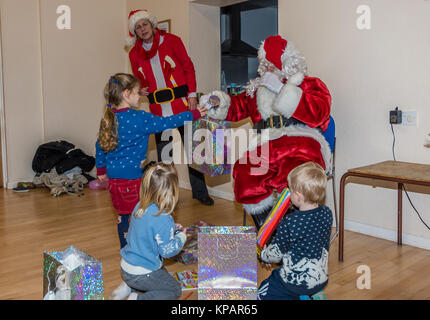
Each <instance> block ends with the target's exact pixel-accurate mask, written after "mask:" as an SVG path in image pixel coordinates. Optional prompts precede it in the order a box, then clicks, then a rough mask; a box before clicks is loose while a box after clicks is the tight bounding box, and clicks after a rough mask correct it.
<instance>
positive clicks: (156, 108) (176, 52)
mask: <svg viewBox="0 0 430 320" xmlns="http://www.w3.org/2000/svg"><path fill="white" fill-rule="evenodd" d="M160 38H161V39H160ZM157 40H158V41H159V42H158V43H157ZM150 51H153V52H152V53H151V52H150ZM157 53H158V56H159V59H160V64H161V69H162V73H163V76H164V80H165V81H166V85H167V87H168V88H174V87H176V86H181V85H184V84H186V85H188V94H189V93H191V92H195V91H196V76H195V70H194V65H193V62H192V61H191V58H190V57H189V56H188V54H187V51H186V49H185V46H184V44H183V43H182V40H181V38H179V37H178V36H175V35H173V34H170V33H166V32H164V31H161V30H158V29H156V34H155V38H154V43H153V47H152V48H151V50H149V51H146V50H145V49H143V47H142V40H141V39H138V40H137V41H136V44H135V46H134V47H133V49H131V51H130V53H129V58H130V63H131V68H132V71H133V74H134V76H135V77H136V78H138V79H139V80H140V83H141V86H142V88H144V87H149V92H154V91H155V90H157V89H163V88H157V84H156V80H155V75H154V70H153V67H152V65H151V59H153V58H154V55H155V54H157ZM172 62H173V63H172ZM171 105H172V111H173V114H178V113H181V112H184V111H188V104H187V97H184V98H182V99H175V100H173V101H172V102H171ZM150 109H151V112H152V113H153V114H155V115H157V116H162V111H161V106H160V105H159V104H156V103H153V104H151V105H150Z"/></svg>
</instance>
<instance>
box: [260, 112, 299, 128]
mask: <svg viewBox="0 0 430 320" xmlns="http://www.w3.org/2000/svg"><path fill="white" fill-rule="evenodd" d="M297 124H304V123H303V122H301V121H299V120H297V119H294V118H286V117H284V116H280V115H277V116H275V115H271V116H270V117H269V118H268V119H267V120H261V121H259V122H257V123H256V124H255V126H254V129H257V130H261V129H268V128H283V127H288V126H291V125H297Z"/></svg>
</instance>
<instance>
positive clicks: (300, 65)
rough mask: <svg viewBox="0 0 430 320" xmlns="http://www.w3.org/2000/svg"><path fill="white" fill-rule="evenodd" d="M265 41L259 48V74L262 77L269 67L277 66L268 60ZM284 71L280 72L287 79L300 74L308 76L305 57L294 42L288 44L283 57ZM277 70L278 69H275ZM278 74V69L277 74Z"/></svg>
mask: <svg viewBox="0 0 430 320" xmlns="http://www.w3.org/2000/svg"><path fill="white" fill-rule="evenodd" d="M264 43H265V41H262V42H261V45H260V47H259V48H258V61H259V65H258V70H257V71H258V74H259V75H260V76H262V75H263V74H264V73H265V72H266V71H267V67H268V66H273V67H274V66H275V65H274V64H273V63H271V62H270V61H269V60H267V59H266V50H264ZM281 62H282V70H279V72H281V73H282V74H283V75H284V76H285V77H286V78H288V77H289V76H291V75H294V74H296V73H298V72H302V73H303V74H305V75H306V74H307V66H306V60H305V57H304V56H303V55H302V54H301V53H300V51H299V50H297V48H296V46H295V45H294V43H293V42H292V41H288V42H287V46H286V48H285V50H284V52H283V53H282V55H281ZM275 68H276V67H275ZM276 72H278V70H277V68H276V71H275V73H276Z"/></svg>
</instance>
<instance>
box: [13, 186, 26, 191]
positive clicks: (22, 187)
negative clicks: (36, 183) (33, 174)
mask: <svg viewBox="0 0 430 320" xmlns="http://www.w3.org/2000/svg"><path fill="white" fill-rule="evenodd" d="M12 190H13V191H14V192H29V191H30V188H28V187H24V186H19V187H16V188H13V189H12Z"/></svg>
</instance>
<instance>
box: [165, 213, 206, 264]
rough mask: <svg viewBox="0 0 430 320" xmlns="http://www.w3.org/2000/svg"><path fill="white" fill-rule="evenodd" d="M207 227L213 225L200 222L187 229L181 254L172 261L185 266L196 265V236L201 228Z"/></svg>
mask: <svg viewBox="0 0 430 320" xmlns="http://www.w3.org/2000/svg"><path fill="white" fill-rule="evenodd" d="M209 226H213V224H210V223H207V222H205V221H202V220H200V221H196V222H194V223H193V224H192V225H191V226H189V227H187V241H186V242H185V244H184V247H183V248H182V251H181V253H179V254H178V255H177V256H175V257H174V258H173V259H174V260H176V261H178V262H180V263H183V264H185V265H189V264H194V263H197V255H198V248H197V235H198V233H199V230H200V228H201V227H209Z"/></svg>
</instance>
